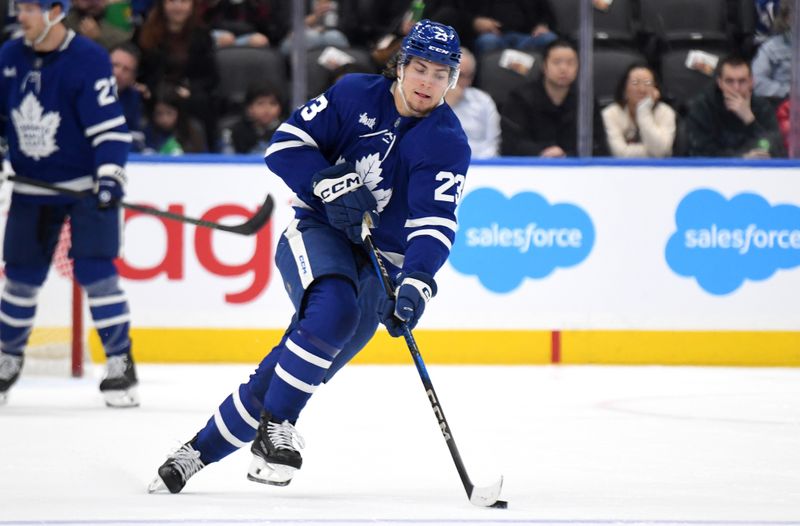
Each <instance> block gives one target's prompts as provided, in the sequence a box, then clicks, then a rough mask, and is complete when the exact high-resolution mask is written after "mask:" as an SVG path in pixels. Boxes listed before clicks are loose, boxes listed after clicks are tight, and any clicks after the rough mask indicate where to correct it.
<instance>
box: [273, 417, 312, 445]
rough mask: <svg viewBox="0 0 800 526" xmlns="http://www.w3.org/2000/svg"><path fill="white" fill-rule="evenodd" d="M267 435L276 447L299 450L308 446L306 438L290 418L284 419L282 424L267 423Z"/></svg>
mask: <svg viewBox="0 0 800 526" xmlns="http://www.w3.org/2000/svg"><path fill="white" fill-rule="evenodd" d="M267 435H268V436H269V439H270V440H271V441H272V443H273V444H274V445H275V447H276V448H279V449H291V450H293V451H297V450H298V449H303V448H304V447H306V442H305V440H303V437H302V436H300V433H298V431H297V429H295V427H294V426H293V425H292V424H291V423H289V421H288V420H284V421H283V422H281V423H280V424H279V423H277V422H269V423H268V424H267Z"/></svg>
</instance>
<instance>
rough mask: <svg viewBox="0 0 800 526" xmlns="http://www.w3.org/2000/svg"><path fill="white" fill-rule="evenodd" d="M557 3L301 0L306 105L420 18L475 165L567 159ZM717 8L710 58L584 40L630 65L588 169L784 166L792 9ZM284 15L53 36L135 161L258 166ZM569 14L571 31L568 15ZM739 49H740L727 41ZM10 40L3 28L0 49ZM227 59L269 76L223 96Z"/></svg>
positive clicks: (563, 34)
mask: <svg viewBox="0 0 800 526" xmlns="http://www.w3.org/2000/svg"><path fill="white" fill-rule="evenodd" d="M559 1H564V2H566V0H504V1H490V0H486V1H481V0H428V1H426V2H424V3H423V2H420V1H418V0H417V1H413V2H412V1H411V0H382V1H373V2H364V1H362V0H338V1H334V0H307V1H306V8H307V11H306V16H305V18H304V22H305V33H304V34H303V35H302V36H304V37H305V43H306V46H307V47H308V49H309V63H308V68H309V77H310V79H311V80H313V81H314V82H309V90H310V91H311V90H317V89H325V87H327V86H329V85H331V84H332V83H333V82H335V81H336V79H338V78H340V77H341V75H343V74H347V73H349V72H379V71H380V70H381V69H382V68H383V66H384V65H385V64H386V61H387V60H388V59H389V58H390V57H391V56H392V55H393V54H394V52H395V51H396V50H397V49H398V48H399V43H400V41H401V39H402V37H403V36H404V35H405V34H406V33H407V32H408V31H409V30H410V28H411V26H412V25H413V23H414V21H415V20H418V19H419V18H421V17H425V18H431V19H434V20H438V21H441V22H444V23H447V24H450V25H452V26H454V27H455V28H456V30H457V31H458V32H459V34H460V35H461V38H462V46H463V47H462V50H463V58H462V66H461V74H460V77H459V80H458V83H457V86H456V88H455V89H454V90H452V91H451V92H450V93H448V95H447V102H448V103H449V104H450V105H451V107H452V108H453V110H454V111H455V113H456V115H457V116H458V117H459V119H460V120H461V122H462V125H463V126H464V129H465V131H466V132H467V135H468V137H469V140H470V145H471V147H472V154H473V157H474V158H490V157H495V156H541V157H571V156H576V155H578V148H577V144H576V143H577V138H576V137H577V125H578V106H579V100H580V98H581V97H582V96H584V94H582V93H580V92H579V89H578V86H577V78H578V73H579V69H580V65H581V62H582V60H581V57H579V54H578V51H577V46H576V43H575V42H574V40H573V38H574V36H575V34H574V27H572V28H570V29H569V30H568V29H567V28H566V24H565V23H564V19H563V14H562V15H561V17H562V18H559V10H558V9H557V8H558V7H559V4H555V2H559ZM668 1H669V0H662V2H664V3H668ZM715 1H718V2H720V3H721V4H725V6H723V7H725V9H728V11H726V13H728V18H729V20H728V21H730V22H731V24H730V27H731V28H732V29H731V30H730V35H731V38H730V39H729V40H727V41H725V40H724V39H723V40H719V39H718V40H716V41H714V42H713V43H711V44H709V42H708V41H704V40H703V35H700V37H699V38H698V37H697V35H695V34H692V37H691V42H688V43H687V42H684V43H682V44H681V43H676V42H670V45H668V46H665V45H664V43H665V41H664V38H666V37H664V36H663V35H658V34H656V33H654V32H648V31H647V30H646V29H640V30H639V31H638V32H635V33H634V32H631V33H630V34H629V35H627V36H623V37H615V36H614V35H613V34H612V36H611V37H609V32H608V31H606V30H605V29H604V28H601V30H602V31H597V32H596V33H595V34H596V38H595V52H596V53H598V50H599V52H600V53H603V52H604V50H612V52H614V51H613V50H618V49H622V50H623V52H624V53H628V54H629V55H630V56H631V57H633V58H631V59H630V60H627V63H624V64H623V63H619V61H618V60H617V61H616V63H614V64H613V66H614V67H612V68H607V69H606V66H605V63H602V62H598V60H597V59H596V60H595V61H594V63H595V66H594V67H595V74H594V78H595V79H596V81H595V92H594V93H593V94H592V96H593V99H594V101H595V103H594V116H593V121H592V122H593V129H592V135H593V149H592V155H594V156H614V157H632V158H642V157H653V158H662V157H669V156H702V157H742V158H754V159H765V158H774V157H785V156H786V152H787V146H788V144H787V139H786V137H787V136H788V132H789V130H788V127H789V124H788V122H789V119H788V116H789V103H788V100H787V98H788V95H789V87H790V84H791V58H792V44H791V39H790V21H791V17H792V13H791V3H789V2H787V1H786V0H784V2H783V4H782V5H779V2H778V1H777V0H753V4H752V7H750V6H749V5H748V7H747V9H748V12H747V13H745V14H746V15H747V16H744V15H742V14H741V13H739V12H738V11H736V14H737V16H738V17H739V18H741V19H742V20H741V21H740V20H739V19H738V18H737V16H733V15H734V11H735V9H741V5H742V4H743V2H734V1H733V0H715ZM647 2H648V0H614V1H613V2H611V1H609V0H593V2H592V3H593V10H594V15H595V19H596V20H597V16H598V14H600V16H607V17H608V19H610V18H611V15H612V14H613V13H614V12H613V11H612V10H623V9H625V10H627V11H625V13H630V14H629V15H628V14H626V16H627V17H629V18H630V19H631V20H625V21H623V22H624V24H626V27H639V28H646V27H647V23H646V21H645V20H638V21H636V22H637V23H636V24H634V20H633V19H634V17H637V16H640V17H644V16H645V13H646V11H647V8H646V5H645V4H646V3H647ZM292 3H293V2H292V0H122V1H120V0H72V7H71V10H70V12H69V16H68V17H67V18H66V19H65V23H66V25H67V26H68V27H69V28H71V29H73V30H74V31H76V32H78V33H81V34H84V35H85V36H87V37H89V38H91V39H93V40H95V41H96V42H97V43H98V44H100V45H101V46H103V47H105V48H106V49H107V50H108V51H109V53H110V57H111V62H112V65H113V68H114V75H115V77H116V79H117V86H118V91H119V97H120V101H121V103H122V105H123V109H124V112H125V115H126V118H127V120H128V125H129V128H130V129H131V131H132V133H133V136H134V142H133V151H135V152H141V153H158V154H167V155H179V154H182V153H200V152H221V153H263V151H264V149H265V147H266V145H267V144H268V143H269V140H270V138H271V136H272V134H273V132H274V131H275V129H276V128H277V126H278V125H279V124H280V122H281V121H282V119H284V118H285V117H286V116H287V114H288V111H289V107H288V103H287V89H288V86H289V85H290V82H291V77H292V75H291V71H290V69H291V68H290V66H289V64H290V61H289V57H290V55H291V50H292V44H293V35H292V33H291V7H292ZM572 3H573V4H574V5H577V2H572ZM565 5H566V4H560V7H561V10H562V13H563V10H564V6H565ZM734 5H735V6H737V7H736V8H734V7H732V6H734ZM423 6H424V9H423ZM726 6H727V7H726ZM617 12H619V11H617ZM345 13H346V15H345ZM571 14H572V15H574V17H575V18H576V17H577V13H575V12H574V9H573V12H571ZM748 17H749V18H752V27H751V26H749V25H747V24H746V22H745V21H744V20H745V19H748ZM612 33H613V32H612ZM743 33H746V34H747V35H748V36H749V38H747V39H745V40H742V39H736V38H733V35H736V34H739V35H740V34H743ZM14 36H15V26H14V19H13V16H9V17H7V19H6V21H5V25H4V27H3V37H4V38H12V37H14ZM615 38H616V40H615ZM670 38H672V37H670ZM698 42H699V44H698ZM742 42H746V44H743V43H742ZM704 44H709V45H705V46H704ZM681 45H683V46H684V47H683V48H681V47H680V46H681ZM667 48H668V49H669V50H670V51H671V52H673V53H674V50H675V49H676V48H678V49H685V53H684V54H685V56H686V59H685V65H683V64H681V66H682V67H683V68H686V69H688V70H691V74H692V75H694V77H693V79H694V80H693V84H692V88H691V90H690V91H689V93H688V94H687V95H686V96H685V97H679V96H678V95H676V93H677V92H674V91H672V90H670V89H665V86H666V85H668V84H669V83H670V81H674V82H677V81H676V80H674V79H673V78H671V77H672V76H673V75H678V74H679V73H680V74H683V73H685V72H678V73H674V70H670V69H669V68H668V67H667V66H666V64H667V58H666V55H665V54H664V50H665V49H667ZM235 49H244V50H247V49H249V50H251V51H245V52H244V54H243V55H242V56H246V54H247V53H252V54H254V55H252V56H257V55H258V56H261V55H263V54H267V53H269V54H272V55H274V57H276V58H275V60H276V62H277V63H278V64H280V67H278V68H277V69H276V70H275V71H271V72H269V74H267V75H266V76H267V78H264V77H265V75H263V74H262V75H259V76H258V77H257V78H258V80H257V81H252V82H248V83H247V85H246V86H243V87H242V86H239V87H240V88H241V89H240V91H241V94H240V95H239V96H237V97H234V96H231V95H230V94H229V93H225V88H224V86H225V85H226V82H225V81H226V78H225V77H226V75H224V69H223V68H222V67H221V65H222V66H224V65H225V63H224V61H225V60H227V58H226V57H233V56H234V55H235V53H233V52H232V51H231V50H235ZM597 56H599V55H596V57H597ZM637 57H639V58H637ZM680 60H681V62H683V58H681V59H680ZM239 67H243V68H247V67H251V68H252V67H254V66H239ZM221 70H223V73H221ZM248 71H252V69H249V70H245V71H243V72H242V73H243V74H244V75H245V77H246V76H247V72H248ZM609 76H610V77H609ZM609 78H610V80H611V83H609V82H608V79H609ZM662 82H663V84H662ZM228 84H230V82H228ZM613 84H615V86H613ZM612 88H613V91H612ZM603 90H606V91H607V92H604V91H603ZM308 95H309V97H311V96H315V95H316V93H314V92H310V93H308Z"/></svg>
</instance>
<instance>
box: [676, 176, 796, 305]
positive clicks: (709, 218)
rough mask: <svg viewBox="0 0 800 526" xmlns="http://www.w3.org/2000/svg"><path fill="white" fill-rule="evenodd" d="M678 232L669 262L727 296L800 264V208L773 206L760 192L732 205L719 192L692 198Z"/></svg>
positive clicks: (684, 204)
mask: <svg viewBox="0 0 800 526" xmlns="http://www.w3.org/2000/svg"><path fill="white" fill-rule="evenodd" d="M675 223H676V224H677V231H676V232H675V233H674V234H673V235H672V237H670V239H669V242H668V243H667V249H666V258H667V264H669V266H670V268H672V270H674V271H675V272H676V273H677V274H679V275H681V276H688V277H694V278H695V279H696V280H697V283H698V284H699V285H700V287H702V288H703V290H705V291H707V292H710V293H711V294H716V295H722V294H728V293H730V292H733V291H734V290H736V289H738V288H739V287H740V286H741V285H742V283H743V282H744V281H745V280H747V279H749V280H752V281H759V280H765V279H767V278H769V277H770V276H772V275H773V274H774V273H775V271H776V270H778V269H788V268H792V267H796V266H798V265H800V208H798V207H797V206H793V205H776V206H772V205H770V204H769V203H768V202H767V201H766V200H765V199H764V198H763V197H761V196H759V195H756V194H750V193H746V194H739V195H737V196H735V197H734V198H733V199H731V200H730V201H729V200H727V199H725V198H724V197H723V196H721V195H720V194H718V193H717V192H714V191H713V190H697V191H694V192H692V193H690V194H689V195H687V196H686V197H685V198H684V199H683V201H681V203H680V204H679V205H678V210H677V211H676V212H675Z"/></svg>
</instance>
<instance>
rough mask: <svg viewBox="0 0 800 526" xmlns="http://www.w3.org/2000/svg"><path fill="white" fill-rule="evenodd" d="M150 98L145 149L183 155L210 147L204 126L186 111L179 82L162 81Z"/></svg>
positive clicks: (148, 151)
mask: <svg viewBox="0 0 800 526" xmlns="http://www.w3.org/2000/svg"><path fill="white" fill-rule="evenodd" d="M150 102H151V104H150V108H151V109H150V115H149V118H148V124H147V127H145V130H144V136H145V149H144V153H148V154H152V153H158V154H162V155H181V154H183V153H200V152H204V151H206V145H205V137H204V134H203V130H202V126H200V124H199V123H198V122H197V121H195V120H194V119H192V118H191V117H189V116H188V115H187V114H186V112H185V111H184V109H183V107H184V105H185V104H186V101H185V99H184V98H182V97H181V96H179V95H178V93H177V88H176V87H175V86H172V85H169V84H162V85H159V86H158V87H157V88H156V90H155V92H154V93H153V97H152V99H151V101H150Z"/></svg>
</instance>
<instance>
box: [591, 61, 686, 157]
mask: <svg viewBox="0 0 800 526" xmlns="http://www.w3.org/2000/svg"><path fill="white" fill-rule="evenodd" d="M660 99H661V91H660V90H659V86H658V82H657V80H656V76H655V74H654V73H653V70H652V69H650V67H649V66H647V65H645V64H633V65H631V66H630V67H629V68H628V69H627V70H626V71H625V74H624V75H622V77H620V79H619V83H618V84H617V89H616V91H615V92H614V102H612V103H611V104H609V105H608V106H606V108H605V109H603V124H604V125H605V128H606V137H607V139H608V148H609V150H610V151H611V155H613V156H614V157H669V156H670V155H672V143H673V142H674V140H675V110H673V109H672V108H671V107H670V106H669V105H668V104H666V103H664V102H662V101H661V100H660Z"/></svg>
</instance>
